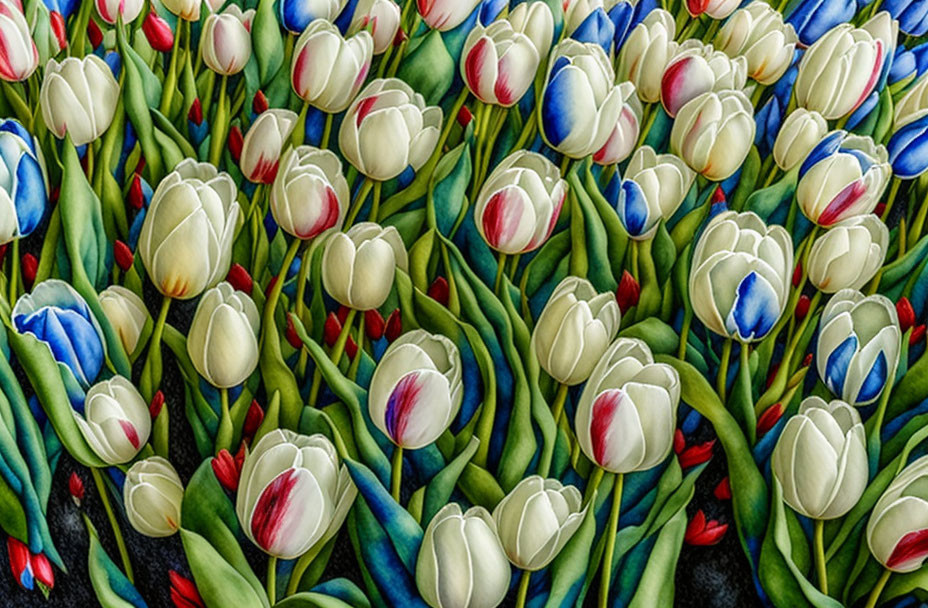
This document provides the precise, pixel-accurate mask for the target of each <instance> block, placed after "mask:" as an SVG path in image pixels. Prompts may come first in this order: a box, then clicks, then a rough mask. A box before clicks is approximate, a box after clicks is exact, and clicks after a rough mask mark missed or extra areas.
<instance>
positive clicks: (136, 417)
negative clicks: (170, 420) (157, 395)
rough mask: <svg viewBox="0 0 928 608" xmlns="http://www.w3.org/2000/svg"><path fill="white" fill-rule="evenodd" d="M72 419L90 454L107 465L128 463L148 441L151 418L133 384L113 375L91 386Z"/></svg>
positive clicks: (146, 406)
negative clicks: (81, 405)
mask: <svg viewBox="0 0 928 608" xmlns="http://www.w3.org/2000/svg"><path fill="white" fill-rule="evenodd" d="M74 420H75V422H77V426H78V428H79V429H80V431H81V434H82V435H83V436H84V439H85V440H86V441H87V443H88V444H89V445H90V448H91V449H92V450H93V451H94V453H95V454H96V455H97V456H99V457H100V459H101V460H103V461H104V462H106V463H107V464H110V465H116V464H123V463H126V462H129V461H130V460H132V459H133V458H135V455H136V454H138V453H139V450H141V449H142V446H144V445H145V444H146V443H147V442H148V436H149V434H150V433H151V418H150V417H149V415H148V405H147V404H146V403H145V400H144V399H142V395H140V394H139V391H138V389H137V388H135V385H134V384H132V382H130V381H129V380H127V379H126V378H124V377H123V376H113V377H112V378H111V379H109V380H104V381H102V382H98V383H97V384H95V385H93V386H92V387H91V388H90V390H89V391H87V397H86V398H85V400H84V412H83V416H81V415H80V414H78V413H77V412H75V413H74Z"/></svg>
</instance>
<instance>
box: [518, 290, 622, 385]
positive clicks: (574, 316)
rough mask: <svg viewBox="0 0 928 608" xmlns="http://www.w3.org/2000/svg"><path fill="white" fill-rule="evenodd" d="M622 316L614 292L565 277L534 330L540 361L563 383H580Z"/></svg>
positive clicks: (597, 359)
mask: <svg viewBox="0 0 928 608" xmlns="http://www.w3.org/2000/svg"><path fill="white" fill-rule="evenodd" d="M621 317H622V313H621V312H620V311H619V305H618V303H617V302H616V299H615V296H614V295H613V294H611V293H608V292H606V293H597V292H596V290H595V289H594V287H593V285H592V283H590V282H589V281H587V280H586V279H581V278H579V277H572V276H571V277H567V278H565V279H564V280H562V281H561V282H560V283H559V284H558V286H557V287H556V288H555V289H554V293H552V294H551V297H550V298H549V299H548V303H547V304H545V308H544V310H542V312H541V316H539V317H538V323H537V324H536V325H535V330H534V332H532V348H533V350H534V351H535V354H536V356H537V357H538V363H539V364H540V365H541V367H542V369H544V370H545V371H546V372H548V374H549V375H550V376H551V377H552V378H554V379H555V380H557V381H558V382H560V383H561V384H567V385H569V386H573V385H575V384H580V383H581V382H583V381H584V380H586V379H587V378H588V377H589V376H590V373H591V372H592V371H593V367H594V366H595V365H596V362H597V361H599V360H600V357H601V356H602V355H603V353H605V352H606V349H607V348H608V346H609V343H610V342H611V341H612V339H613V338H614V337H615V335H616V333H618V331H619V325H620V321H621Z"/></svg>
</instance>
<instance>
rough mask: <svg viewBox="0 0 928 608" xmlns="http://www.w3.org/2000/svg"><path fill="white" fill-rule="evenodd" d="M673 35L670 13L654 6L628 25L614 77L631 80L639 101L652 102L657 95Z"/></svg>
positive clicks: (672, 50) (673, 44)
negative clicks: (635, 23)
mask: <svg viewBox="0 0 928 608" xmlns="http://www.w3.org/2000/svg"><path fill="white" fill-rule="evenodd" d="M675 35H676V26H675V23H674V18H673V15H671V14H670V13H668V12H667V11H665V10H663V9H656V10H653V11H651V12H650V13H648V16H647V17H645V18H644V20H643V21H642V22H641V23H639V24H638V25H636V26H635V27H634V28H633V29H632V31H631V33H630V34H629V35H628V38H627V39H626V40H625V44H623V45H622V50H621V52H620V53H619V60H618V66H619V67H618V69H617V73H618V80H619V81H625V80H628V81H630V82H631V83H632V84H634V85H635V91H636V92H637V93H638V97H639V99H641V101H644V102H648V103H654V102H656V101H658V100H659V99H660V98H661V80H662V79H663V75H664V69H665V68H666V67H667V63H668V62H669V61H670V59H671V58H672V57H673V56H674V55H676V52H677V43H676V42H674V36H675Z"/></svg>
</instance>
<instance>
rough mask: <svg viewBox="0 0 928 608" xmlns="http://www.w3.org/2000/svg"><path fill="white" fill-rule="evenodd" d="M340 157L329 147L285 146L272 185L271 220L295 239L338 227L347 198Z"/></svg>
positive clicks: (348, 197) (343, 215)
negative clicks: (285, 151)
mask: <svg viewBox="0 0 928 608" xmlns="http://www.w3.org/2000/svg"><path fill="white" fill-rule="evenodd" d="M350 198H351V197H350V194H349V191H348V182H347V181H345V176H344V175H343V174H342V161H341V160H340V159H339V158H338V156H336V155H335V153H334V152H332V151H331V150H320V149H318V148H313V147H312V146H299V147H297V148H294V149H292V150H288V151H287V153H286V154H285V155H284V158H283V161H282V162H281V166H280V170H279V171H278V172H277V177H276V178H275V179H274V185H273V186H271V194H270V207H271V213H273V214H274V220H275V221H276V222H277V224H278V225H279V226H280V227H281V228H282V229H283V230H284V231H285V232H287V233H288V234H291V235H293V236H295V237H296V238H298V239H303V240H308V239H311V238H314V237H316V236H318V235H320V234H322V233H323V232H325V231H326V230H328V229H330V228H341V225H342V222H344V220H345V214H346V213H347V211H348V203H349V202H350Z"/></svg>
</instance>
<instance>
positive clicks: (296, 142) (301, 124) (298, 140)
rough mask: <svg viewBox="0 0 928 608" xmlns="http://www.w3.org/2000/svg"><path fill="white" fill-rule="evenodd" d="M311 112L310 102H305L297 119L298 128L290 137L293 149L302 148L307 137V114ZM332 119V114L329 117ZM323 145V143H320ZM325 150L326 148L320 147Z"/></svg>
mask: <svg viewBox="0 0 928 608" xmlns="http://www.w3.org/2000/svg"><path fill="white" fill-rule="evenodd" d="M307 112H309V102H308V101H306V100H303V107H302V108H300V115H299V117H297V119H296V127H295V128H294V129H293V133H292V134H291V135H290V143H291V144H292V145H293V147H294V148H295V147H297V146H302V145H303V139H305V137H306V113H307ZM329 117H331V114H330V115H329ZM319 143H322V142H319ZM320 147H321V148H324V147H325V146H320Z"/></svg>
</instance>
